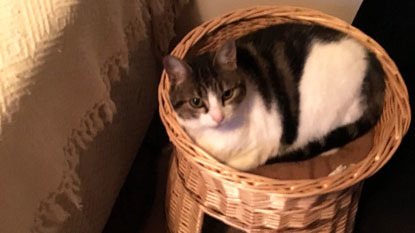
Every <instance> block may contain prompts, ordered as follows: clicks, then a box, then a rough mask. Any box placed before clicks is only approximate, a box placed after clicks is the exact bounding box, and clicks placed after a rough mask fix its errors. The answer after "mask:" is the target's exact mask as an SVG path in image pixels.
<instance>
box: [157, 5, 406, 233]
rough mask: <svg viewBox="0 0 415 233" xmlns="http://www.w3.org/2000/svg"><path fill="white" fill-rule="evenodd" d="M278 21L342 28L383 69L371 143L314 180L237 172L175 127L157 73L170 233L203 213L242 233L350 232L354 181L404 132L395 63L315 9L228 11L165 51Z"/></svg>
mask: <svg viewBox="0 0 415 233" xmlns="http://www.w3.org/2000/svg"><path fill="white" fill-rule="evenodd" d="M285 22H299V23H305V24H315V23H317V24H321V25H324V26H327V27H331V28H334V29H337V30H339V31H343V32H345V33H347V34H348V35H350V36H352V37H354V38H356V39H357V40H358V41H360V42H361V43H362V44H363V45H364V46H366V47H367V48H368V49H370V50H371V51H372V52H373V53H374V54H375V55H376V56H377V57H378V59H379V60H380V62H381V63H382V66H383V69H384V70H385V73H386V75H387V81H386V88H387V89H386V95H385V105H384V112H383V114H382V117H381V120H380V122H379V123H378V125H377V126H376V128H375V136H374V146H373V149H372V150H371V151H370V153H369V154H368V156H367V157H366V158H365V159H363V160H362V161H361V162H359V163H357V164H355V165H354V166H351V167H349V168H348V169H346V170H345V171H343V172H341V173H338V174H336V175H333V176H328V177H322V178H318V179H305V180H275V179H270V178H267V177H261V176H257V175H253V174H249V173H245V172H240V171H237V170H235V169H233V168H230V167H228V166H226V165H223V164H221V163H219V162H217V161H216V160H215V159H214V158H213V157H212V156H210V155H209V154H207V153H206V152H205V151H203V150H202V149H200V148H199V147H198V146H197V145H195V144H194V143H193V142H192V140H191V139H190V138H189V137H188V135H187V134H186V133H185V132H184V130H183V129H182V128H181V127H180V125H179V124H178V122H177V120H176V118H175V115H174V112H173V110H172V107H171V105H170V102H169V96H168V91H169V81H168V78H167V75H166V73H165V72H163V74H162V79H161V82H160V85H159V103H160V116H161V119H162V121H163V124H164V125H165V128H166V130H167V133H168V135H169V137H170V140H171V141H172V142H173V144H174V145H175V147H176V151H177V153H175V154H174V156H173V157H172V163H171V170H170V175H169V183H168V189H167V203H166V204H167V219H168V225H169V228H170V231H171V232H173V233H176V232H183V233H184V232H189V233H195V232H200V229H201V226H202V223H203V214H204V213H207V214H209V215H212V216H213V217H216V218H218V219H220V220H222V221H223V222H226V223H227V224H229V225H231V226H234V227H237V228H239V229H243V230H244V231H246V232H351V231H352V229H353V223H354V216H355V213H356V210H357V203H358V199H359V195H360V190H361V185H362V180H364V179H365V178H367V177H369V176H371V175H373V174H374V173H375V172H376V171H378V170H379V169H380V168H381V167H382V166H383V165H384V164H385V163H386V162H387V161H388V160H389V159H390V157H391V156H392V155H393V153H394V152H395V151H396V149H397V147H398V146H399V144H400V142H401V139H402V137H403V135H404V134H405V133H406V131H407V130H408V127H409V123H410V119H411V115H410V108H409V102H408V93H407V89H406V86H405V84H404V82H403V80H402V77H401V75H400V73H399V71H398V69H397V67H396V65H395V63H394V62H393V61H392V60H391V59H390V57H389V56H388V54H387V53H386V52H385V50H384V49H383V48H382V47H381V46H380V45H379V44H378V43H376V42H375V41H374V40H373V39H371V38H370V37H368V36H367V35H365V34H364V33H362V32H361V31H359V30H358V29H356V28H354V27H353V26H351V25H349V24H348V23H346V22H344V21H342V20H340V19H338V18H335V17H332V16H329V15H326V14H323V13H321V12H319V11H316V10H311V9H305V8H297V7H290V6H261V7H253V8H247V9H241V10H236V11H233V12H230V13H228V14H225V15H222V16H220V17H217V18H214V19H212V20H210V21H207V22H205V23H204V24H202V25H200V26H199V27H197V28H195V29H194V30H192V31H191V32H190V33H189V34H187V35H186V36H185V37H184V38H183V40H182V41H181V42H180V43H179V44H178V45H177V46H176V48H175V49H174V50H173V52H172V53H171V54H172V55H175V56H177V57H180V58H183V57H184V56H185V55H186V54H188V53H196V54H198V53H203V52H205V51H208V50H214V49H216V46H219V45H220V44H221V42H223V41H225V40H226V39H230V38H234V39H236V38H238V37H240V36H243V35H245V34H248V33H250V32H252V31H255V30H258V29H261V28H264V27H267V26H269V25H274V24H281V23H285Z"/></svg>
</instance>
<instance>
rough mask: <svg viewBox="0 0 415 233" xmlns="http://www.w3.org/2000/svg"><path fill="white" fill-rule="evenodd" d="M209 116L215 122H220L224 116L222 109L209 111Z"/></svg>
mask: <svg viewBox="0 0 415 233" xmlns="http://www.w3.org/2000/svg"><path fill="white" fill-rule="evenodd" d="M210 116H211V117H212V120H213V121H215V122H216V123H221V122H222V121H223V118H224V116H223V113H222V111H220V110H217V109H215V110H213V111H210Z"/></svg>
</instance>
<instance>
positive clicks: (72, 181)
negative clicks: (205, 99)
mask: <svg viewBox="0 0 415 233" xmlns="http://www.w3.org/2000/svg"><path fill="white" fill-rule="evenodd" d="M185 2H186V0H175V1H170V0H100V1H85V0H33V1H25V0H4V1H2V2H1V4H0V18H1V19H0V232H2V233H25V232H71V233H72V232H87V233H89V232H91V233H92V232H101V230H102V228H103V227H104V225H105V221H106V219H107V217H108V216H109V213H110V210H111V207H112V204H113V203H114V200H115V198H116V196H117V194H118V191H119V189H120V187H121V185H122V183H123V180H124V178H125V176H126V174H127V172H128V170H129V167H130V165H131V162H132V160H133V159H134V156H135V153H136V152H137V150H138V147H139V145H140V141H141V139H142V137H143V135H144V134H145V132H146V129H147V126H148V123H149V121H150V119H151V117H152V115H153V113H154V111H155V108H156V91H157V89H156V88H157V83H158V77H159V69H158V68H157V67H158V66H157V60H158V58H159V57H160V55H162V54H164V53H166V52H167V48H168V43H169V41H170V39H171V38H172V37H173V35H174V33H173V22H174V18H175V13H176V12H177V11H178V9H179V8H180V7H181V5H182V4H184V3H185ZM154 48H155V49H154Z"/></svg>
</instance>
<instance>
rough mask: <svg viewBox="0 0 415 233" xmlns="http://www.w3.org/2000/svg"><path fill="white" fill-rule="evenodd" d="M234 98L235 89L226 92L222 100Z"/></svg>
mask: <svg viewBox="0 0 415 233" xmlns="http://www.w3.org/2000/svg"><path fill="white" fill-rule="evenodd" d="M232 96H233V89H229V90H226V91H225V92H223V94H222V100H223V101H225V100H228V99H230V98H232Z"/></svg>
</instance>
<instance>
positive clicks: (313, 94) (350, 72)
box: [290, 38, 367, 149]
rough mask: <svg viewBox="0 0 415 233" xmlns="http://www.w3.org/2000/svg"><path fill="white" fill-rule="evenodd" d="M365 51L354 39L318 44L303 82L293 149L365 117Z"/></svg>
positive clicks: (308, 61)
mask: <svg viewBox="0 0 415 233" xmlns="http://www.w3.org/2000/svg"><path fill="white" fill-rule="evenodd" d="M365 57H366V52H365V49H364V48H363V47H362V46H361V45H360V44H359V43H358V42H357V41H355V40H354V39H351V38H345V39H343V40H341V41H340V42H337V43H323V42H319V41H316V42H315V43H314V44H313V45H312V47H311V50H310V54H309V57H308V59H307V60H306V63H305V65H304V72H303V77H302V78H301V81H300V86H299V93H300V119H299V131H298V138H297V140H296V141H295V143H294V145H293V146H292V147H291V148H290V149H296V148H299V147H302V146H304V145H305V144H307V143H308V142H310V141H313V140H316V139H319V138H321V137H323V136H325V135H327V134H328V133H329V132H331V131H332V130H334V129H335V128H337V127H339V126H342V125H346V124H348V123H351V122H354V121H356V120H357V119H358V118H359V117H360V116H361V114H362V113H363V110H364V109H363V106H362V105H361V103H360V101H361V100H360V98H358V97H359V96H360V92H361V87H362V83H363V79H364V76H365V71H366V68H367V61H366V59H365Z"/></svg>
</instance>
